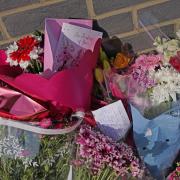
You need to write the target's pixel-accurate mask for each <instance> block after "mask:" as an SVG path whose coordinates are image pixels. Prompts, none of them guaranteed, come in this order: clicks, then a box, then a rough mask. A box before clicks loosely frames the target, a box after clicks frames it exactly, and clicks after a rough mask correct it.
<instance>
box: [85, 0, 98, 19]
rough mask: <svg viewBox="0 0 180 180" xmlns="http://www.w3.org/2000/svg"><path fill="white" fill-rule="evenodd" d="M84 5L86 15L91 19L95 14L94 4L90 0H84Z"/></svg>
mask: <svg viewBox="0 0 180 180" xmlns="http://www.w3.org/2000/svg"><path fill="white" fill-rule="evenodd" d="M86 6H87V10H88V15H89V17H90V18H91V19H93V18H94V17H95V16H96V15H95V12H94V6H93V2H92V0H86Z"/></svg>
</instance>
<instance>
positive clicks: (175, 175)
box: [167, 162, 180, 180]
mask: <svg viewBox="0 0 180 180" xmlns="http://www.w3.org/2000/svg"><path fill="white" fill-rule="evenodd" d="M179 178H180V163H179V162H178V163H177V167H176V169H175V170H174V171H173V172H172V173H170V175H169V176H168V178H167V180H178V179H179Z"/></svg>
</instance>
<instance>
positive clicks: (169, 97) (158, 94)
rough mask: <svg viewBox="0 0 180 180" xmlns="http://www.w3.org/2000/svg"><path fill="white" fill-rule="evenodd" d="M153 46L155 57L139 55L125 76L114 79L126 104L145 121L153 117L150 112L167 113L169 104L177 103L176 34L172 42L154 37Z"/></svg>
mask: <svg viewBox="0 0 180 180" xmlns="http://www.w3.org/2000/svg"><path fill="white" fill-rule="evenodd" d="M154 46H155V48H156V51H157V52H156V53H149V54H141V55H139V56H138V57H137V58H136V59H135V63H134V64H132V66H131V67H130V68H129V70H128V72H127V73H126V74H125V75H126V76H122V77H121V78H115V81H116V82H117V84H118V86H119V87H120V89H121V90H122V92H124V93H125V95H126V97H128V98H129V100H130V102H131V103H132V104H134V105H135V106H137V107H138V108H139V109H140V111H141V112H142V113H143V114H146V115H147V117H155V116H156V115H157V114H156V113H155V112H154V111H153V109H155V108H157V106H159V113H160V112H162V111H165V110H167V109H168V108H169V107H170V105H171V103H175V102H177V101H178V100H179V95H180V73H179V72H180V37H179V32H177V37H176V39H167V38H160V37H157V38H156V39H155V42H154ZM123 82H125V84H126V85H124V84H123ZM161 108H162V109H161ZM150 109H151V110H152V111H151V112H152V113H151V114H150ZM160 109H161V110H160ZM154 113H155V114H154Z"/></svg>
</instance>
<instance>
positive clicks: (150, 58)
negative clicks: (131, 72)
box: [133, 54, 162, 70]
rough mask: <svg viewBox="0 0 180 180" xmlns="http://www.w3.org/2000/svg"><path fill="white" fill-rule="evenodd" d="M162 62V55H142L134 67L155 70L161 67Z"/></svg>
mask: <svg viewBox="0 0 180 180" xmlns="http://www.w3.org/2000/svg"><path fill="white" fill-rule="evenodd" d="M161 60H162V55H160V54H158V55H154V54H151V55H145V54H143V55H140V56H139V57H138V58H137V59H136V62H135V64H134V65H133V66H135V67H139V66H140V67H142V69H145V70H150V69H154V68H155V67H157V66H159V65H160V63H161Z"/></svg>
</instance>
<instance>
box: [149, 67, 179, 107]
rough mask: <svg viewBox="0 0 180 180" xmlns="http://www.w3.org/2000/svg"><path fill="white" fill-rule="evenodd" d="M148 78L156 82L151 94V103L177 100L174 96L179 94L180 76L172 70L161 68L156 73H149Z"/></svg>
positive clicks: (170, 68)
mask: <svg viewBox="0 0 180 180" xmlns="http://www.w3.org/2000/svg"><path fill="white" fill-rule="evenodd" d="M150 76H151V78H153V79H154V80H155V82H157V86H155V87H154V88H153V89H152V93H151V97H152V101H153V103H155V104H159V103H162V102H165V101H170V100H171V99H172V100H173V101H176V100H177V99H176V95H177V94H180V74H179V73H178V72H177V71H176V70H175V69H174V68H172V67H162V68H161V69H159V70H158V71H157V72H156V71H151V72H150Z"/></svg>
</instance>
